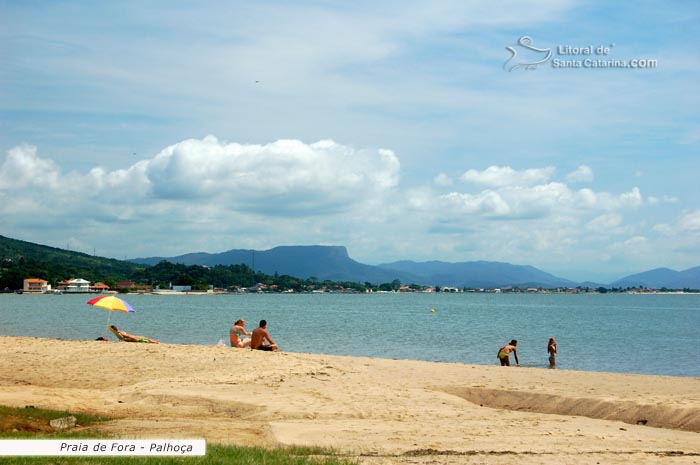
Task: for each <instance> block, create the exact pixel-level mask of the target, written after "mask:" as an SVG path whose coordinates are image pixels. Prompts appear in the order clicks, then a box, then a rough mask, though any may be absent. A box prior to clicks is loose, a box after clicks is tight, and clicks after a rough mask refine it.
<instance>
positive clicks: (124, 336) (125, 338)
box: [109, 325, 160, 344]
mask: <svg viewBox="0 0 700 465" xmlns="http://www.w3.org/2000/svg"><path fill="white" fill-rule="evenodd" d="M109 330H110V331H112V332H113V333H114V335H115V336H117V337H118V338H119V339H121V340H122V341H126V342H148V343H150V344H160V342H159V341H156V340H155V339H151V338H148V337H146V336H134V335H133V334H129V333H127V332H126V331H121V330H119V329H117V327H116V326H114V325H110V327H109Z"/></svg>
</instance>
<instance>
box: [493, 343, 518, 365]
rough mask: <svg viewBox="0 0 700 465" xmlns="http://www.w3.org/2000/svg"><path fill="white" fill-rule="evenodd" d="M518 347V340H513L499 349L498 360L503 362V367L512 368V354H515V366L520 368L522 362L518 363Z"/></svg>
mask: <svg viewBox="0 0 700 465" xmlns="http://www.w3.org/2000/svg"><path fill="white" fill-rule="evenodd" d="M517 345H518V341H517V340H516V339H513V340H511V341H510V342H509V343H508V344H506V345H504V346H503V347H501V348H500V349H498V360H500V361H501V366H502V367H509V366H510V353H511V352H513V355H514V356H515V365H516V366H520V362H519V361H518V351H517V350H516V347H515V346H517Z"/></svg>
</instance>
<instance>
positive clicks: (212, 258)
mask: <svg viewBox="0 0 700 465" xmlns="http://www.w3.org/2000/svg"><path fill="white" fill-rule="evenodd" d="M19 259H24V260H27V261H28V262H29V261H32V260H37V261H39V262H41V263H42V264H43V265H41V266H43V267H45V268H46V267H49V268H46V270H48V271H50V272H51V273H53V274H56V275H60V276H65V277H70V276H81V277H84V278H88V279H91V280H101V279H106V278H109V277H110V276H113V277H115V279H116V278H117V277H123V276H128V275H131V274H133V273H139V272H142V270H143V269H144V268H143V265H156V264H158V263H159V262H161V261H163V260H167V261H169V262H172V263H183V264H186V265H209V266H215V265H217V264H221V265H236V264H241V263H242V264H245V265H248V266H249V267H251V268H254V269H256V270H257V271H262V272H264V273H266V274H270V275H274V274H275V273H278V274H285V275H289V276H294V277H297V278H312V277H316V278H317V279H319V280H326V279H328V280H331V281H351V282H359V283H365V282H370V283H372V284H382V283H389V282H392V281H394V280H396V279H398V280H400V281H401V283H402V284H420V285H426V286H427V285H440V286H451V287H472V288H480V287H483V288H494V287H507V286H517V287H543V288H551V287H577V286H581V287H600V286H603V287H613V288H622V289H625V288H628V287H640V286H641V287H645V288H649V289H662V288H667V289H693V290H698V289H700V266H697V267H694V268H689V269H687V270H683V271H674V270H671V269H668V268H657V269H654V270H649V271H645V272H643V273H637V274H633V275H630V276H627V277H624V278H621V279H619V280H617V281H614V282H613V283H611V284H607V285H605V284H597V283H590V282H585V283H576V282H573V281H570V280H567V279H563V278H559V277H557V276H554V275H551V274H549V273H546V272H544V271H542V270H539V269H537V268H535V267H532V266H528V265H512V264H509V263H500V262H487V261H474V262H461V263H447V262H440V261H428V262H422V263H417V262H412V261H408V260H404V261H397V262H393V263H385V264H381V265H378V266H372V265H366V264H362V263H359V262H357V261H355V260H353V259H351V258H350V257H349V256H348V252H347V249H346V248H345V247H342V246H319V245H312V246H280V247H275V248H273V249H270V250H265V251H257V250H250V249H247V250H246V249H242V250H241V249H238V250H237V249H232V250H229V251H226V252H222V253H217V254H210V253H204V252H201V253H191V254H185V255H180V256H177V257H150V258H137V259H131V260H128V261H122V260H116V259H112V258H104V257H98V256H93V255H88V254H85V253H81V252H74V251H68V250H63V249H59V248H55V247H49V246H45V245H40V244H35V243H31V242H26V241H22V240H19V239H12V238H8V237H4V236H1V235H0V260H2V262H0V263H10V262H14V261H16V260H19ZM2 271H3V267H2V266H1V265H0V273H2ZM93 275H94V276H93ZM7 276H9V275H7V273H6V277H7Z"/></svg>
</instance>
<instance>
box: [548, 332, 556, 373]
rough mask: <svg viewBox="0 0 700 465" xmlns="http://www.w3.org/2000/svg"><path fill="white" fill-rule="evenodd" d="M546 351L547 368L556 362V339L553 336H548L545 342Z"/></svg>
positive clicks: (552, 366)
mask: <svg viewBox="0 0 700 465" xmlns="http://www.w3.org/2000/svg"><path fill="white" fill-rule="evenodd" d="M547 353H548V354H549V368H554V365H556V364H557V341H556V340H555V339H554V338H553V337H550V338H549V342H548V343H547Z"/></svg>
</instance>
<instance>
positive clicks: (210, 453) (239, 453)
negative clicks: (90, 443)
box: [0, 444, 357, 465]
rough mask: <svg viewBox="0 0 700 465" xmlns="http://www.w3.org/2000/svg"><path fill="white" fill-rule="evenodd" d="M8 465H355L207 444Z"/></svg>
mask: <svg viewBox="0 0 700 465" xmlns="http://www.w3.org/2000/svg"><path fill="white" fill-rule="evenodd" d="M0 463H3V464H5V463H7V464H12V465H134V464H137V465H229V464H236V465H356V464H357V460H356V459H354V458H348V457H341V456H338V455H335V453H334V452H333V451H329V450H326V449H315V448H313V449H305V448H298V447H289V448H287V447H279V448H275V449H264V448H261V447H238V446H225V445H219V444H207V452H206V455H204V456H203V457H163V456H159V457H97V456H96V457H0Z"/></svg>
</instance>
